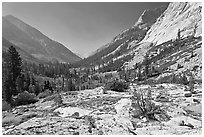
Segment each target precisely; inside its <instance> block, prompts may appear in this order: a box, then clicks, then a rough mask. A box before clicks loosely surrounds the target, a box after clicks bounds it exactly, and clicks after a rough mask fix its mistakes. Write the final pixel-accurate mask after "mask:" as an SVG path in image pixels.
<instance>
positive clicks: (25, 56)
mask: <svg viewBox="0 0 204 137" xmlns="http://www.w3.org/2000/svg"><path fill="white" fill-rule="evenodd" d="M10 46H14V47H15V48H16V50H17V51H18V52H19V54H20V55H21V58H23V59H24V60H26V61H28V62H33V63H36V64H38V63H43V62H42V61H41V60H38V59H36V58H35V57H33V56H32V55H30V54H29V53H27V52H26V51H24V50H23V49H21V48H19V47H18V46H16V45H14V44H13V43H11V42H9V41H8V40H6V39H5V38H2V52H3V55H2V58H3V59H4V53H5V52H7V51H8V49H9V47H10Z"/></svg>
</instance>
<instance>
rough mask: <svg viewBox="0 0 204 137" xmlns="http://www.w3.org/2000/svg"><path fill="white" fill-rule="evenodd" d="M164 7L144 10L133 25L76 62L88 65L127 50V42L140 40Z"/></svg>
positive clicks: (117, 55)
mask: <svg viewBox="0 0 204 137" xmlns="http://www.w3.org/2000/svg"><path fill="white" fill-rule="evenodd" d="M166 8H167V6H162V7H159V8H156V9H152V10H145V11H144V12H143V14H142V15H141V16H140V18H139V19H138V21H137V23H136V24H135V25H134V26H132V27H131V28H130V29H127V30H125V31H123V32H122V33H120V34H119V35H117V36H116V37H114V38H113V40H112V41H111V42H109V43H107V44H106V45H104V46H102V47H101V48H99V49H98V50H96V51H95V52H94V53H93V54H92V55H91V56H89V57H88V58H86V59H84V60H82V61H79V62H78V64H80V65H90V64H100V63H102V62H109V61H110V60H112V59H113V58H117V57H119V56H120V55H123V54H124V53H126V52H128V51H129V50H130V49H129V46H128V44H129V43H130V42H133V41H134V42H140V41H141V40H142V39H143V38H144V36H145V35H146V32H147V31H148V30H149V28H150V27H151V25H152V24H154V23H155V22H156V20H157V18H158V17H159V16H160V15H161V14H162V13H163V12H164V11H165V9H166Z"/></svg>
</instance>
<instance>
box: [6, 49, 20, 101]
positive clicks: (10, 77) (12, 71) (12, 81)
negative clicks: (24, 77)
mask: <svg viewBox="0 0 204 137" xmlns="http://www.w3.org/2000/svg"><path fill="white" fill-rule="evenodd" d="M5 64H6V66H5V67H6V69H7V72H8V73H7V76H6V79H5V85H4V86H5V88H6V89H5V97H6V101H8V102H11V99H12V95H16V94H17V92H16V91H17V90H16V79H17V77H18V76H20V75H21V65H22V60H21V57H20V55H19V53H18V52H17V51H16V49H15V48H14V47H13V46H11V47H9V50H8V54H7V57H6V59H5Z"/></svg>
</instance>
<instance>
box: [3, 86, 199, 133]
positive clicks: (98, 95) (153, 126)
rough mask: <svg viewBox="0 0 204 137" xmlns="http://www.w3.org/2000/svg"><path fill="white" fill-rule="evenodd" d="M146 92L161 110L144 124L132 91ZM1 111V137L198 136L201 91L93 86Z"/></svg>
mask: <svg viewBox="0 0 204 137" xmlns="http://www.w3.org/2000/svg"><path fill="white" fill-rule="evenodd" d="M147 89H148V90H149V89H150V90H151V91H152V98H153V102H154V103H155V104H156V105H157V106H159V107H160V109H162V110H163V111H164V112H165V115H162V114H155V117H156V120H148V119H146V118H145V117H141V116H138V115H139V114H138V113H137V111H136V110H135V108H134V105H133V103H132V102H133V101H134V100H133V98H132V96H133V92H135V91H137V90H142V91H144V92H145V91H146V90H147ZM60 95H61V97H62V100H63V101H62V103H59V101H58V99H57V96H58V95H57V94H56V95H52V96H49V97H46V98H44V99H41V100H40V101H39V102H37V103H35V104H31V105H25V106H19V107H16V108H14V109H12V110H11V111H4V112H3V113H2V116H3V119H2V125H3V127H2V130H3V131H2V132H3V134H4V135H36V134H38V135H160V134H161V135H173V134H176V135H180V134H192V135H195V134H198V135H201V134H202V104H201V103H202V88H201V86H198V85H197V86H196V87H195V93H194V94H192V95H191V94H189V92H188V91H185V87H184V86H181V85H174V84H160V85H155V86H148V85H143V86H137V85H132V86H131V88H130V91H129V92H120V93H119V92H114V91H107V93H106V94H104V93H103V89H102V88H101V87H100V88H96V89H93V90H83V91H76V92H66V93H61V94H60Z"/></svg>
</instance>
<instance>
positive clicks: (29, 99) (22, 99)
mask: <svg viewBox="0 0 204 137" xmlns="http://www.w3.org/2000/svg"><path fill="white" fill-rule="evenodd" d="M37 101H38V99H37V97H36V95H35V94H33V93H29V92H27V91H24V92H22V93H19V94H18V95H17V96H16V97H15V98H14V101H13V105H14V106H19V105H27V104H31V103H35V102H37Z"/></svg>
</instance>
